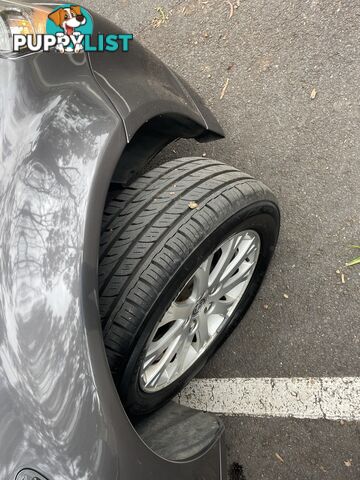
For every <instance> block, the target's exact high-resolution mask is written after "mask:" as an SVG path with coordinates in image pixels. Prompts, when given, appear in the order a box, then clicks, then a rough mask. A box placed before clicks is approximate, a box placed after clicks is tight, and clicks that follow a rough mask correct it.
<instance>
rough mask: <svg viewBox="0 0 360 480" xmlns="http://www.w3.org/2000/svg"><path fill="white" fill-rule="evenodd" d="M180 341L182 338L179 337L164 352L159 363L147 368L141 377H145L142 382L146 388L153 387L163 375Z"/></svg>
mask: <svg viewBox="0 0 360 480" xmlns="http://www.w3.org/2000/svg"><path fill="white" fill-rule="evenodd" d="M181 339H182V336H181V335H179V336H178V338H177V339H176V340H175V341H174V342H173V344H172V345H171V346H170V347H169V348H168V349H167V350H166V352H165V353H164V355H163V356H162V358H161V359H160V360H159V362H157V363H156V364H154V365H149V366H148V368H146V369H145V371H144V373H143V376H144V377H145V378H144V382H145V386H146V387H154V386H155V385H156V383H157V382H158V381H159V379H160V377H161V376H162V375H163V374H164V373H165V371H166V369H167V368H168V366H169V363H170V362H171V360H172V359H173V357H174V355H175V353H176V351H177V349H178V345H179V342H180V341H181Z"/></svg>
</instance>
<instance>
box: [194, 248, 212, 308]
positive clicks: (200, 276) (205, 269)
mask: <svg viewBox="0 0 360 480" xmlns="http://www.w3.org/2000/svg"><path fill="white" fill-rule="evenodd" d="M212 259H213V255H211V256H210V257H209V258H208V259H207V260H205V262H203V263H202V264H201V265H200V267H199V268H198V269H197V270H196V272H195V274H194V277H193V278H194V292H193V296H194V298H195V299H196V301H197V300H199V298H201V297H202V295H203V294H204V293H205V292H206V291H207V289H208V287H209V276H210V267H211V262H212Z"/></svg>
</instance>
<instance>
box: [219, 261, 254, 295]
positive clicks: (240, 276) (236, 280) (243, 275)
mask: <svg viewBox="0 0 360 480" xmlns="http://www.w3.org/2000/svg"><path fill="white" fill-rule="evenodd" d="M253 269H254V264H253V263H251V262H244V263H243V264H242V265H241V266H240V268H239V271H238V273H237V274H236V275H234V276H233V277H231V278H229V279H228V280H227V281H225V282H224V283H223V284H222V286H221V291H222V293H223V294H227V293H228V292H230V291H231V290H232V289H233V288H235V287H236V286H237V285H239V284H240V283H242V282H244V281H245V280H247V279H248V278H249V277H250V275H251V274H252V272H253Z"/></svg>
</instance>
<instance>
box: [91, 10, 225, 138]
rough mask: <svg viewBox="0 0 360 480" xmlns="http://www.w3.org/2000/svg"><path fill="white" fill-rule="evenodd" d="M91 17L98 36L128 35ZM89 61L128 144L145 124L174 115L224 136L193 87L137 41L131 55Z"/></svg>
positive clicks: (99, 56) (97, 56)
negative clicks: (113, 109)
mask: <svg viewBox="0 0 360 480" xmlns="http://www.w3.org/2000/svg"><path fill="white" fill-rule="evenodd" d="M92 17H93V20H94V32H95V33H102V34H108V33H109V34H111V33H114V32H115V33H120V34H121V33H125V32H124V31H123V30H121V29H119V28H118V27H117V26H116V25H114V24H113V23H111V22H110V21H109V20H107V19H104V18H103V17H101V16H99V15H97V14H94V13H93V12H92ZM89 57H90V62H91V66H92V69H93V71H94V75H95V78H96V79H97V81H98V82H99V84H100V85H101V86H102V88H103V89H104V91H106V93H107V95H108V96H109V98H110V99H111V101H112V103H113V104H114V106H115V107H116V108H117V110H118V111H119V113H120V115H121V117H122V118H123V120H124V124H125V130H126V133H127V137H128V140H131V138H132V137H133V136H134V135H135V133H136V132H137V130H138V129H139V128H140V127H141V126H142V125H143V124H144V122H146V121H149V120H150V119H151V118H154V117H156V116H158V115H165V114H167V113H174V112H176V113H178V114H179V115H183V116H184V117H188V118H189V119H191V120H193V122H194V123H197V124H198V125H199V126H201V127H203V128H204V129H206V130H209V131H211V132H212V133H214V134H216V135H218V136H220V137H221V136H223V135H224V132H223V130H222V128H221V126H220V125H219V123H218V122H217V121H216V119H215V117H214V116H213V114H212V113H211V112H210V110H208V109H207V108H206V107H205V105H204V103H203V101H202V100H201V98H200V97H199V96H198V95H197V94H196V93H195V92H194V91H193V90H192V89H191V87H190V86H189V85H187V84H186V82H185V81H184V80H182V79H181V78H180V77H179V76H178V75H177V74H176V73H175V72H173V71H172V70H171V69H170V68H168V67H166V66H165V65H164V64H163V63H162V62H160V61H159V59H158V58H157V57H156V56H155V55H154V54H153V53H151V52H150V51H149V50H148V49H146V48H144V47H143V46H142V45H140V43H139V42H137V41H136V40H133V41H131V43H130V49H129V52H126V53H123V52H116V53H113V52H101V53H97V52H94V53H90V54H89Z"/></svg>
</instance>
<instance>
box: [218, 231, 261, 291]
mask: <svg viewBox="0 0 360 480" xmlns="http://www.w3.org/2000/svg"><path fill="white" fill-rule="evenodd" d="M254 248H255V244H254V239H253V238H250V239H244V240H243V241H242V242H241V244H240V245H239V249H238V251H237V253H236V255H235V257H234V258H233V260H231V262H230V263H229V264H228V266H227V267H226V269H225V271H224V272H223V274H222V276H221V278H220V279H219V282H220V283H222V282H226V280H228V279H229V278H231V277H232V276H233V275H234V273H235V272H236V270H237V269H238V268H239V266H240V265H241V264H242V263H243V262H244V261H245V259H246V258H247V257H248V256H249V255H250V254H251V252H252V251H253V250H254Z"/></svg>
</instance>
